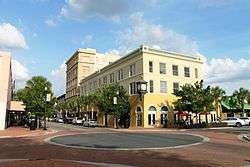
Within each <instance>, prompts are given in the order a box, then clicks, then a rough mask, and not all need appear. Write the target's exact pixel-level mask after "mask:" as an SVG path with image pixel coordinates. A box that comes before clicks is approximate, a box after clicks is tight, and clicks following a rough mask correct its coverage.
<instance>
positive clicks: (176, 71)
mask: <svg viewBox="0 0 250 167" xmlns="http://www.w3.org/2000/svg"><path fill="white" fill-rule="evenodd" d="M172 70H173V75H174V76H178V75H179V71H178V66H177V65H172Z"/></svg>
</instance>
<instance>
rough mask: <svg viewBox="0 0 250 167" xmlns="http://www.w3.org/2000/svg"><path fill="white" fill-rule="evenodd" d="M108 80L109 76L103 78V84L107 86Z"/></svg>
mask: <svg viewBox="0 0 250 167" xmlns="http://www.w3.org/2000/svg"><path fill="white" fill-rule="evenodd" d="M107 81H108V78H107V76H105V77H103V84H107Z"/></svg>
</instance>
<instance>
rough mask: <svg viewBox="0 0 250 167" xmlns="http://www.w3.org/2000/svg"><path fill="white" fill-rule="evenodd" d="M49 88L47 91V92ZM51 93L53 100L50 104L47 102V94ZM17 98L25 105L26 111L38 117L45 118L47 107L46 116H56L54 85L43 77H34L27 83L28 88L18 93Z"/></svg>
mask: <svg viewBox="0 0 250 167" xmlns="http://www.w3.org/2000/svg"><path fill="white" fill-rule="evenodd" d="M45 87H47V91H46V90H45ZM47 93H50V94H51V95H52V96H51V97H52V99H51V101H50V102H46V100H45V97H46V94H47ZM16 96H17V98H18V99H20V100H22V101H23V103H24V104H25V106H26V108H25V110H26V111H27V112H30V113H31V114H33V115H36V116H38V117H42V116H44V111H45V107H46V116H50V115H53V114H54V108H53V106H54V103H55V101H56V98H54V97H53V92H52V85H51V83H50V82H49V81H48V80H47V79H46V78H45V77H43V76H34V77H32V78H31V79H30V80H28V81H27V82H26V86H25V88H23V89H20V90H18V91H17V93H16Z"/></svg>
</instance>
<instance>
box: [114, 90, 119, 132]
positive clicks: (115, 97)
mask: <svg viewBox="0 0 250 167" xmlns="http://www.w3.org/2000/svg"><path fill="white" fill-rule="evenodd" d="M116 95H117V96H119V91H118V90H117V91H116ZM117 96H114V97H113V104H114V105H117ZM116 109H117V107H116ZM117 123H118V119H117V117H116V121H115V126H116V127H115V128H118V124H117Z"/></svg>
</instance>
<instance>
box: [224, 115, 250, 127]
mask: <svg viewBox="0 0 250 167" xmlns="http://www.w3.org/2000/svg"><path fill="white" fill-rule="evenodd" d="M221 122H223V123H227V125H228V126H237V127H241V126H243V125H246V123H245V121H243V120H241V119H239V118H235V117H227V118H225V119H223V120H222V121H221Z"/></svg>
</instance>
